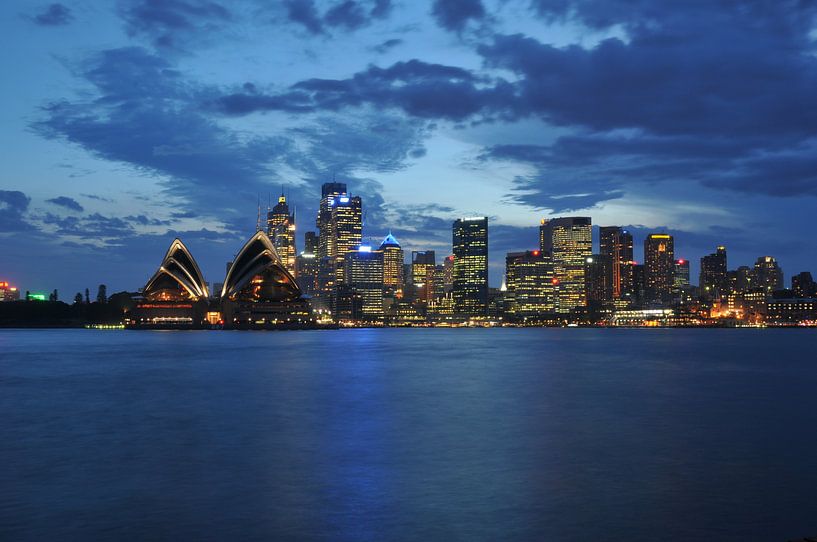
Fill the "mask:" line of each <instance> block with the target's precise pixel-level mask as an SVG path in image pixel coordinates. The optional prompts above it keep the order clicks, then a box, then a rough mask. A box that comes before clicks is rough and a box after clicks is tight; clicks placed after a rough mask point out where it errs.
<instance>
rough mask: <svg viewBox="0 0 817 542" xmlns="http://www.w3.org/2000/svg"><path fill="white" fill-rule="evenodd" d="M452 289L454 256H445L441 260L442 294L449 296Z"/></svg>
mask: <svg viewBox="0 0 817 542" xmlns="http://www.w3.org/2000/svg"><path fill="white" fill-rule="evenodd" d="M453 289H454V255H453V254H451V255H449V256H446V257H445V259H444V260H443V292H444V293H445V294H450V293H451V290H453Z"/></svg>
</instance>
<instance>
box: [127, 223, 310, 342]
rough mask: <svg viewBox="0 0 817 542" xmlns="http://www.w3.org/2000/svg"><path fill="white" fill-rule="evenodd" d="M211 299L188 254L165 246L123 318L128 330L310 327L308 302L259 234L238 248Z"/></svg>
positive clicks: (267, 240)
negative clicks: (152, 272) (157, 265)
mask: <svg viewBox="0 0 817 542" xmlns="http://www.w3.org/2000/svg"><path fill="white" fill-rule="evenodd" d="M213 294H214V295H213V296H212V297H211V295H210V292H209V291H208V288H207V283H206V282H205V281H204V277H203V275H202V273H201V270H200V269H199V266H198V264H197V263H196V260H195V259H193V256H192V255H191V254H190V251H189V250H188V249H187V247H186V246H185V245H184V243H182V242H181V240H179V239H175V240H174V241H173V243H171V245H170V248H169V249H168V251H167V253H166V254H165V257H164V259H163V260H162V263H161V265H160V266H159V269H158V270H157V271H156V273H154V274H153V276H152V277H151V278H150V280H149V281H148V282H147V284H146V285H145V287H144V289H143V291H142V298H141V299H140V300H139V302H138V303H137V304H136V306H135V308H134V309H133V310H131V311H130V313H128V314H127V315H126V323H127V324H128V326H130V327H134V328H208V327H216V328H222V327H223V328H225V329H264V328H282V327H283V328H293V327H295V328H297V327H310V326H311V325H313V324H314V318H313V317H312V314H311V311H310V307H309V302H308V301H307V300H306V299H304V298H303V296H302V295H301V289H300V288H299V287H298V284H297V283H296V282H295V278H294V277H293V276H292V275H291V274H290V273H289V271H287V270H286V268H285V267H284V265H283V264H282V262H281V258H280V257H279V256H278V253H277V251H276V250H275V247H274V246H273V244H272V241H271V240H270V238H269V237H268V236H267V234H266V233H264V232H263V231H259V232H256V233H255V234H254V235H253V236H252V237H250V239H249V240H248V241H247V242H246V243H245V244H244V246H243V247H242V248H241V250H240V251H239V253H238V254H237V255H236V257H235V259H234V261H233V262H232V263H231V264H230V266H229V268H228V270H227V276H226V277H225V279H224V283H223V287H222V289H221V291H220V292H213Z"/></svg>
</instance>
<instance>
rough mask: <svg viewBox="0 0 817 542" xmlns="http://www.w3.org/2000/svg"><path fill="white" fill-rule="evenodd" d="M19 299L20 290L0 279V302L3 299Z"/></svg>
mask: <svg viewBox="0 0 817 542" xmlns="http://www.w3.org/2000/svg"><path fill="white" fill-rule="evenodd" d="M19 299H20V291H19V290H18V289H17V288H16V287H14V286H12V285H10V284H9V283H8V282H7V281H0V302H3V301H18V300H19Z"/></svg>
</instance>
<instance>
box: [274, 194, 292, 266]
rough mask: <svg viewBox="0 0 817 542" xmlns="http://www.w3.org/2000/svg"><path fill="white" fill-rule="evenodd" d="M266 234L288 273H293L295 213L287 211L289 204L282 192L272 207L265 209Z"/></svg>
mask: <svg viewBox="0 0 817 542" xmlns="http://www.w3.org/2000/svg"><path fill="white" fill-rule="evenodd" d="M267 235H268V236H269V238H270V239H272V244H273V246H275V250H276V251H277V252H278V256H279V257H280V258H281V261H282V262H283V264H284V267H286V269H287V271H289V272H290V274H292V275H295V274H296V270H295V255H296V254H297V252H296V248H295V214H293V213H290V212H289V204H288V203H287V198H286V196H285V195H284V194H281V196H280V197H279V198H278V203H277V204H276V205H275V207H273V208H272V209H267Z"/></svg>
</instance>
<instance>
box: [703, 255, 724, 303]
mask: <svg viewBox="0 0 817 542" xmlns="http://www.w3.org/2000/svg"><path fill="white" fill-rule="evenodd" d="M726 272H727V264H726V247H723V246H720V247H718V248H717V250H716V251H715V252H714V253H713V254H709V255H707V256H704V257H703V258H701V275H700V281H699V283H698V284H699V286H700V287H701V293H702V294H703V295H706V296H715V295H716V294H718V293H722V294H725V293H727V292H728V289H729V288H728V284H727V280H726Z"/></svg>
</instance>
